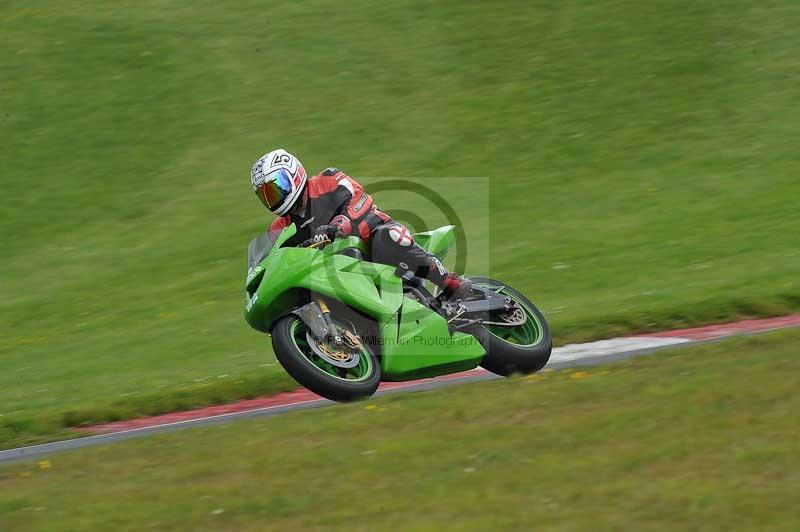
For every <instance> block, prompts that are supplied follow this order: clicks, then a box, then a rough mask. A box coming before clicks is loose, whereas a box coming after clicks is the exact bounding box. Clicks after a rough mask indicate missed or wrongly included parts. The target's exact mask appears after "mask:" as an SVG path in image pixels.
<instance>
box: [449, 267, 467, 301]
mask: <svg viewBox="0 0 800 532" xmlns="http://www.w3.org/2000/svg"><path fill="white" fill-rule="evenodd" d="M471 292H472V281H470V280H469V279H467V278H466V277H463V276H461V275H456V274H454V273H448V274H447V276H446V277H445V279H444V288H443V295H444V298H445V299H446V300H447V301H450V302H456V301H466V300H467V298H468V297H469V295H470V293H471Z"/></svg>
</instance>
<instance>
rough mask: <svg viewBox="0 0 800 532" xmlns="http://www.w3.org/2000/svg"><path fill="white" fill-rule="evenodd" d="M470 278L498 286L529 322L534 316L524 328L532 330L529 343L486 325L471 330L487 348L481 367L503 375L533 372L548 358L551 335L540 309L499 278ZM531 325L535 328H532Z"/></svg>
mask: <svg viewBox="0 0 800 532" xmlns="http://www.w3.org/2000/svg"><path fill="white" fill-rule="evenodd" d="M470 279H471V280H472V282H473V283H474V284H475V285H478V286H481V287H483V288H488V289H490V290H492V291H497V290H501V291H502V293H503V295H506V296H508V297H510V298H512V299H513V300H514V301H516V302H517V304H519V305H520V306H521V307H522V308H523V310H524V311H525V313H526V314H527V316H528V320H529V322H530V320H533V321H532V322H531V323H530V326H531V331H526V332H529V333H531V335H533V333H534V332H535V338H532V339H531V340H530V343H527V344H520V343H513V342H511V341H509V340H505V339H503V338H500V337H499V336H498V335H496V334H494V333H492V331H491V330H489V329H488V328H487V326H483V325H481V326H478V327H476V328H475V329H474V330H473V331H471V332H472V334H473V335H474V336H475V338H477V339H478V341H479V342H480V343H481V345H482V346H483V348H484V349H485V350H486V356H485V357H484V358H483V361H482V362H481V367H483V368H484V369H487V370H489V371H491V372H492V373H495V374H497V375H502V376H504V377H507V376H509V375H511V374H513V373H534V372H537V371H539V370H540V369H542V368H543V367H544V366H545V365H546V364H547V361H548V360H550V352H551V351H552V350H553V337H552V334H551V332H550V326H549V325H548V324H547V321H546V320H545V319H544V316H543V315H542V313H541V312H539V309H537V308H536V306H535V305H534V304H533V303H532V302H531V301H530V300H529V299H528V298H527V297H525V296H524V295H523V294H522V293H521V292H519V291H517V290H514V289H513V288H511V287H510V286H508V285H506V284H504V283H501V282H500V281H495V280H494V279H489V278H488V277H470ZM534 325H535V330H534V329H533V326H534Z"/></svg>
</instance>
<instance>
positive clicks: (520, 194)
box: [0, 0, 800, 446]
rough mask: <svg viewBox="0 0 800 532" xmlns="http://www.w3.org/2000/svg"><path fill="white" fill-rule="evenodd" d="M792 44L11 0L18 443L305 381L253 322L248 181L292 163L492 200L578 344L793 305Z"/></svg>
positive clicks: (714, 24)
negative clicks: (433, 184) (280, 150)
mask: <svg viewBox="0 0 800 532" xmlns="http://www.w3.org/2000/svg"><path fill="white" fill-rule="evenodd" d="M798 24H800V5H799V4H798V3H797V2H795V1H793V0H768V1H765V2H760V3H758V5H754V4H753V3H752V2H748V1H745V0H724V1H720V2H713V3H711V2H702V3H698V2H694V1H690V0H670V1H663V0H658V1H651V2H637V1H633V0H595V1H592V2H588V1H582V0H566V1H559V2H555V1H544V0H543V1H537V2H521V1H510V0H504V1H500V2H492V3H484V4H481V3H464V2H455V1H443V2H435V3H430V2H421V1H416V2H409V1H403V2H393V3H390V4H388V5H387V4H386V3H383V2H369V1H365V0H359V1H354V2H349V3H347V4H346V5H341V3H339V2H333V1H331V0H314V1H311V2H303V3H296V2H272V3H269V4H265V3H264V2H255V1H252V0H249V1H243V2H238V3H237V4H236V6H235V7H231V6H228V5H222V4H219V3H217V2H208V1H200V2H193V3H192V4H191V5H188V4H186V3H184V2H177V1H167V0H159V1H140V2H129V3H119V2H115V3H108V2H98V1H89V2H74V1H65V2H53V1H31V2H25V3H18V2H17V3H15V2H5V3H3V4H2V6H0V32H2V35H3V39H2V41H1V42H0V139H1V140H0V186H2V188H3V191H4V196H3V197H4V198H5V201H4V203H3V208H2V216H1V217H0V236H2V246H0V416H2V417H0V446H8V445H11V444H18V443H23V442H30V441H35V440H37V439H41V438H50V437H52V435H53V433H54V432H57V431H61V430H63V428H64V425H65V424H69V423H73V422H90V421H93V420H103V419H113V418H115V417H120V416H123V415H125V416H127V415H132V414H135V413H138V414H143V413H146V412H158V411H165V410H169V409H172V408H175V407H176V406H178V404H179V403H181V402H185V401H184V400H183V398H185V397H186V396H190V397H191V402H192V404H205V403H212V402H217V401H219V400H224V399H226V398H228V397H231V396H244V395H247V394H250V393H266V392H270V391H274V390H276V389H281V388H285V387H287V386H290V385H291V383H290V381H289V380H288V378H287V377H285V376H284V375H283V374H282V373H281V371H280V368H278V367H277V366H276V365H274V359H273V357H272V355H271V353H270V351H269V348H268V344H267V339H266V338H265V337H263V336H259V335H257V334H256V333H254V332H253V331H251V330H249V329H248V328H247V326H246V324H245V323H244V320H243V319H242V315H241V311H242V308H241V305H242V301H241V299H242V298H241V292H242V283H243V274H244V271H243V270H244V265H243V262H244V257H243V253H244V247H245V245H246V243H247V241H248V240H249V239H250V238H251V237H252V236H253V235H254V234H255V233H256V232H257V231H258V230H260V229H261V228H263V227H264V226H265V225H266V224H267V223H268V221H269V218H268V216H266V215H265V213H264V212H263V210H262V208H261V206H260V204H258V202H257V201H255V200H254V198H253V197H252V193H251V191H250V188H249V184H248V177H247V175H248V171H249V168H250V165H251V164H252V162H253V160H254V159H255V158H256V157H258V156H259V155H261V154H262V153H263V152H265V151H266V150H268V149H270V148H273V147H275V146H278V145H281V146H284V147H286V148H288V149H290V150H291V151H293V152H295V153H297V154H299V155H300V156H302V159H303V161H304V162H305V164H306V166H307V167H308V168H309V169H311V170H319V169H321V168H324V167H325V166H328V165H332V164H333V165H337V166H339V167H340V168H343V169H344V170H346V171H348V172H350V173H352V174H353V175H355V176H410V177H420V176H438V175H446V176H486V177H488V178H490V179H491V186H490V187H487V188H488V190H487V189H484V188H481V189H478V190H473V189H470V188H468V187H461V188H458V187H455V189H454V190H453V191H452V192H451V194H450V196H451V199H452V200H453V201H454V202H455V201H456V200H458V201H459V202H461V203H463V200H467V207H464V208H463V210H462V213H463V215H464V217H465V218H466V219H470V220H471V219H477V220H482V219H483V218H481V215H477V214H475V212H473V209H477V210H478V211H481V209H483V208H484V206H485V205H486V202H487V196H488V201H489V207H490V211H489V215H488V220H486V223H485V224H484V226H485V227H486V230H485V231H484V232H483V234H482V235H479V237H481V238H479V239H478V243H479V244H482V243H484V242H485V243H486V245H488V247H489V251H490V253H491V268H490V271H489V272H488V273H490V274H491V275H492V276H494V277H497V278H500V279H502V280H504V281H506V282H509V283H510V284H512V285H513V286H515V287H517V288H519V289H521V290H522V291H524V292H526V293H528V294H530V296H531V298H532V299H533V300H535V301H536V302H537V303H538V304H539V305H540V306H541V307H542V308H543V310H544V311H545V313H546V315H547V317H548V319H549V320H550V321H551V322H552V325H553V328H554V331H555V335H556V340H557V341H558V342H565V341H575V340H582V339H589V338H600V337H608V336H613V335H616V334H618V333H621V332H630V331H640V330H652V329H658V328H667V327H672V326H679V325H685V324H698V323H706V322H712V321H720V320H725V319H732V318H735V317H739V316H745V315H748V316H749V315H774V314H781V313H785V312H789V311H792V310H797V309H798V308H800V285H799V284H798V277H797V271H798V268H800V252H799V251H798V249H797V237H796V235H797V234H800V215H799V214H798V209H797V205H796V203H797V202H796V199H797V198H798V197H799V196H800V180H798V177H797V175H798V171H799V170H800V155H798V150H797V142H796V139H797V137H798V134H800V108H798V106H797V105H796V103H797V101H798V99H799V98H800V87H798V85H797V83H796V82H795V79H794V77H793V76H792V75H791V73H792V72H793V71H794V70H795V68H796V63H797V57H798V54H799V53H800V34H798V32H797V31H796V28H797V27H798ZM381 203H382V205H384V206H387V207H394V206H399V207H405V208H409V209H414V210H416V211H423V212H424V211H425V210H426V209H427V208H428V205H427V204H425V203H424V202H420V201H417V202H416V203H414V202H412V201H411V200H410V199H401V198H398V199H397V201H396V202H395V201H394V200H390V201H389V203H390V205H387V203H386V200H383V199H382V200H381ZM470 205H471V207H470ZM481 212H482V211H481ZM479 247H480V245H479V246H476V247H473V249H477V248H479ZM486 255H487V256H488V255H489V254H488V253H487V254H486ZM475 273H487V272H486V271H480V272H475ZM254 383H255V384H254ZM187 390H188V391H187Z"/></svg>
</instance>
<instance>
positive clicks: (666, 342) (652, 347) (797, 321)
mask: <svg viewBox="0 0 800 532" xmlns="http://www.w3.org/2000/svg"><path fill="white" fill-rule="evenodd" d="M788 327H800V314H796V315H791V316H784V317H780V318H769V319H763V320H746V321H741V322H736V323H729V324H724V325H712V326H708V327H698V328H693V329H683V330H678V331H668V332H664V333H656V334H649V335H642V336H631V337H624V338H616V339H612V340H600V341H597V342H589V343H586V344H573V345H566V346H564V347H558V348H555V349H553V353H552V355H551V356H550V362H549V363H548V364H547V367H546V369H547V368H549V369H559V368H568V367H575V366H586V365H595V364H604V363H607V362H613V361H615V360H622V359H626V358H630V357H634V356H641V355H647V354H651V353H654V352H656V351H660V350H663V349H667V348H676V347H681V346H688V345H695V344H697V343H701V342H709V341H715V340H720V339H724V338H730V337H733V336H740V335H744V334H756V333H760V332H766V331H771V330H775V329H783V328H788ZM499 378H502V377H498V376H497V375H494V374H492V373H489V372H487V371H484V370H482V369H480V368H479V369H475V370H472V371H467V372H464V373H457V374H453V375H445V376H443V377H439V378H436V379H426V380H420V381H411V382H402V383H384V384H382V385H381V387H380V388H379V390H378V392H377V393H376V395H378V396H380V395H385V394H389V393H402V392H413V391H423V390H432V389H435V388H441V387H444V386H451V385H455V384H465V383H469V382H477V381H486V380H492V379H499ZM335 404H336V403H334V402H332V401H328V400H327V399H323V398H321V397H319V396H318V395H315V394H313V393H311V392H310V391H308V390H296V391H293V392H287V393H282V394H279V395H276V396H273V397H264V398H259V399H251V400H245V401H238V402H236V403H232V404H229V405H221V406H214V407H209V408H202V409H198V410H192V411H188V412H177V413H173V414H166V415H163V416H156V417H153V418H146V419H135V420H130V421H121V422H117V423H109V424H106V425H99V426H96V427H91V428H89V429H87V433H90V434H92V435H90V436H86V437H83V438H77V439H73V440H64V441H58V442H53V443H46V444H42V445H32V446H29V447H20V448H17V449H8V450H5V451H0V464H4V463H10V462H15V461H19V460H32V459H37V458H42V457H45V456H47V455H50V454H54V453H58V452H63V451H69V450H73V449H79V448H82V447H89V446H92V445H103V444H107V443H113V442H117V441H122V440H127V439H129V438H137V437H141V436H147V435H150V434H155V433H158V432H165V431H169V430H178V429H182V428H189V427H198V426H205V425H216V424H220V423H227V422H229V421H233V420H239V419H249V418H256V417H267V416H275V415H278V414H283V413H285V412H293V411H297V410H306V409H310V408H318V407H322V406H333V405H335Z"/></svg>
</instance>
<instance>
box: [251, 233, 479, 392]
mask: <svg viewBox="0 0 800 532" xmlns="http://www.w3.org/2000/svg"><path fill="white" fill-rule="evenodd" d="M295 232H296V228H295V227H294V226H293V225H292V226H290V227H288V228H286V229H284V231H283V232H282V233H281V234H280V235H279V236H278V237H277V238H276V239H275V242H267V243H266V246H267V247H268V251H267V252H266V254H265V256H264V258H263V259H261V260H260V262H259V263H258V264H255V265H251V266H250V268H249V271H248V277H247V291H246V296H245V319H246V320H247V322H248V323H249V324H250V326H251V327H253V328H254V329H256V330H258V331H261V332H269V330H270V328H271V326H272V324H273V323H274V322H275V321H276V320H277V319H279V318H280V317H282V316H285V315H286V314H288V313H289V312H291V311H292V310H293V309H294V308H296V307H297V305H298V304H299V303H300V302H301V298H302V295H303V294H305V293H307V291H308V290H310V291H312V292H316V293H319V294H323V295H325V296H327V297H329V298H332V299H336V300H338V301H341V302H342V303H344V304H346V305H348V306H350V307H352V308H354V309H356V310H358V311H360V312H362V313H364V314H366V315H368V316H370V317H372V318H373V319H375V321H376V322H377V323H378V327H379V330H380V334H379V336H378V337H377V338H375V339H374V340H373V342H374V343H375V344H376V345H373V346H371V347H373V349H374V351H375V352H376V353H380V355H381V369H382V374H383V379H384V380H408V379H415V378H422V377H429V376H435V375H440V374H445V373H452V372H455V371H462V370H466V369H471V368H474V367H476V366H477V365H478V364H479V363H480V361H481V359H482V358H483V356H484V354H485V352H484V350H483V347H482V346H481V345H480V343H479V342H478V341H477V340H476V339H475V338H474V337H473V336H471V335H467V334H463V333H459V332H456V333H454V334H452V335H451V334H450V331H449V330H448V327H447V322H446V321H445V319H444V318H443V317H442V316H440V315H439V314H437V313H436V312H433V311H431V310H430V309H428V308H426V307H424V306H423V305H420V304H419V303H417V302H415V301H413V300H411V299H408V298H405V297H403V288H402V281H401V279H400V278H399V277H397V275H395V269H394V268H393V267H390V266H385V265H381V264H374V263H370V262H363V261H359V260H356V259H353V258H351V257H348V256H344V255H340V254H338V252H340V251H341V250H342V249H344V248H346V247H359V246H363V245H362V244H361V243H360V241H359V240H358V239H357V238H355V237H352V238H351V239H343V240H341V241H337V242H335V243H334V244H332V245H330V246H328V247H327V248H325V249H324V250H323V251H320V250H316V249H308V248H296V247H286V248H281V247H280V246H281V244H282V243H284V242H285V241H286V240H288V239H289V238H290V237H291V236H292V235H294V234H295ZM254 242H255V241H254ZM262 244H264V243H263V242H262ZM251 247H253V244H252V243H251ZM255 251H256V253H255V256H256V258H258V253H257V252H258V251H259V250H255ZM252 252H253V251H252V250H251V253H252Z"/></svg>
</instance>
